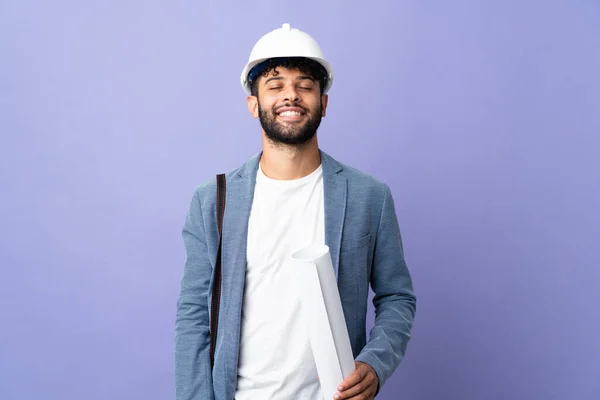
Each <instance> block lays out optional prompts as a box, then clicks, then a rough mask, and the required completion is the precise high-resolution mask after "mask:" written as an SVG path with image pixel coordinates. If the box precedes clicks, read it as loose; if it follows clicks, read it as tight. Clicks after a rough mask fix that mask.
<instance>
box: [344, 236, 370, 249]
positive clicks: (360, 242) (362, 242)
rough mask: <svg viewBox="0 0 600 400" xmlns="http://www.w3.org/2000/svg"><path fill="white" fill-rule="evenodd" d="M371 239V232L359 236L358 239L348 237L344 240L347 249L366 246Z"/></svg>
mask: <svg viewBox="0 0 600 400" xmlns="http://www.w3.org/2000/svg"><path fill="white" fill-rule="evenodd" d="M370 241H371V232H369V233H367V234H366V235H364V236H361V237H359V238H358V239H355V238H352V239H348V240H346V242H345V245H346V247H347V248H348V250H353V249H360V248H361V247H363V246H366V245H367V244H369V242H370Z"/></svg>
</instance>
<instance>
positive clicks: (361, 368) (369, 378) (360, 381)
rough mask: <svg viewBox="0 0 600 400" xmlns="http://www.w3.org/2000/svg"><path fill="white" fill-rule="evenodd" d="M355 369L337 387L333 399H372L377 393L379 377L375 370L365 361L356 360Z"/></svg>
mask: <svg viewBox="0 0 600 400" xmlns="http://www.w3.org/2000/svg"><path fill="white" fill-rule="evenodd" d="M354 365H355V367H356V369H355V370H354V372H353V373H352V375H350V376H349V377H348V378H346V379H345V380H344V381H343V382H342V383H341V384H340V386H339V387H338V392H337V393H336V394H335V395H334V396H333V398H334V399H335V400H345V399H347V400H372V399H373V398H374V397H375V393H377V386H378V385H379V378H377V374H376V373H375V370H374V369H373V368H372V367H371V366H370V365H367V364H365V363H362V362H359V361H356V362H355V363H354Z"/></svg>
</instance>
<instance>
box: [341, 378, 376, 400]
mask: <svg viewBox="0 0 600 400" xmlns="http://www.w3.org/2000/svg"><path fill="white" fill-rule="evenodd" d="M368 389H369V384H368V382H367V380H366V379H363V380H362V381H360V382H358V383H357V384H356V385H354V386H351V387H349V388H348V389H347V390H344V391H343V392H338V393H336V394H335V396H333V398H334V400H346V399H352V398H355V396H358V395H362V394H366V393H365V392H366V391H367V390H368Z"/></svg>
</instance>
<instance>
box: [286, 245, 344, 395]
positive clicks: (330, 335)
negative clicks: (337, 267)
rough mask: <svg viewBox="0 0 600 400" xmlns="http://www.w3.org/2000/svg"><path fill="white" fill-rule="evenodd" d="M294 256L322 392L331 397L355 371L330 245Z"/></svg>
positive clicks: (303, 310)
mask: <svg viewBox="0 0 600 400" xmlns="http://www.w3.org/2000/svg"><path fill="white" fill-rule="evenodd" d="M292 259H293V260H294V261H295V265H294V267H295V271H296V276H297V282H298V293H299V296H300V303H301V310H302V318H303V320H304V322H305V324H306V327H307V330H308V337H309V341H310V345H311V348H312V353H313V356H314V359H315V364H316V367H317V372H318V374H319V380H320V383H321V393H322V394H323V399H325V400H331V399H332V398H333V395H334V394H335V392H336V391H337V387H338V385H339V384H340V383H342V381H343V380H344V379H345V378H347V377H348V376H350V375H351V374H352V372H354V356H353V354H352V347H351V345H350V337H349V335H348V328H347V327H346V320H345V318H344V312H343V309H342V302H341V300H340V294H339V291H338V287H337V281H336V279H335V273H334V271H333V264H332V262H331V256H330V254H329V247H328V246H325V245H318V246H311V247H308V248H304V249H302V250H299V251H297V252H295V253H293V254H292Z"/></svg>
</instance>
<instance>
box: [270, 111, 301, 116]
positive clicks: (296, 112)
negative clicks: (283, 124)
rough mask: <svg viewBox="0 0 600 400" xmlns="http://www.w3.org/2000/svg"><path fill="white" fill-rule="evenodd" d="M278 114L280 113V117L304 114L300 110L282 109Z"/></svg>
mask: <svg viewBox="0 0 600 400" xmlns="http://www.w3.org/2000/svg"><path fill="white" fill-rule="evenodd" d="M277 115H279V116H280V117H300V116H302V115H304V114H303V113H301V112H299V111H282V112H280V113H277Z"/></svg>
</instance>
